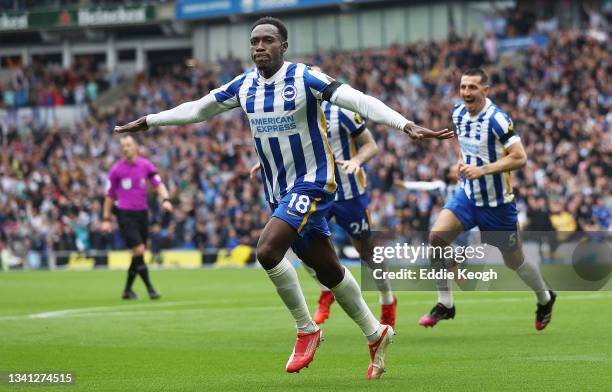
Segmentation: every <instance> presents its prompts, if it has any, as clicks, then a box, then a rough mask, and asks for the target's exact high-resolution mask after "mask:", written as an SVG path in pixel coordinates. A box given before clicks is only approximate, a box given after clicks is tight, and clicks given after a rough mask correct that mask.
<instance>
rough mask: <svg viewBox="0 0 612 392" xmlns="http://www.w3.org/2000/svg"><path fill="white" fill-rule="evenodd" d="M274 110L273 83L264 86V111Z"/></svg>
mask: <svg viewBox="0 0 612 392" xmlns="http://www.w3.org/2000/svg"><path fill="white" fill-rule="evenodd" d="M273 111H274V83H270V84H266V85H265V86H264V112H266V113H270V112H273Z"/></svg>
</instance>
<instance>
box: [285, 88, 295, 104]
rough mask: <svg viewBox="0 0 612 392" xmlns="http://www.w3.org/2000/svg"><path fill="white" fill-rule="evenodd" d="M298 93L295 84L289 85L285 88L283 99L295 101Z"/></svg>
mask: <svg viewBox="0 0 612 392" xmlns="http://www.w3.org/2000/svg"><path fill="white" fill-rule="evenodd" d="M296 95H297V90H296V89H295V86H292V85H287V86H285V88H284V89H283V99H284V100H285V101H293V100H294V99H295V96H296Z"/></svg>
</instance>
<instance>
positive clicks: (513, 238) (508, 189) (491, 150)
mask: <svg viewBox="0 0 612 392" xmlns="http://www.w3.org/2000/svg"><path fill="white" fill-rule="evenodd" d="M460 92H461V98H462V99H463V101H462V102H459V103H458V104H457V105H455V107H454V108H453V110H452V114H451V115H452V120H453V124H454V126H455V129H456V132H457V138H458V140H459V144H460V147H461V154H462V156H463V159H462V161H461V162H460V164H459V173H460V174H461V176H462V177H463V180H462V182H461V186H460V189H458V191H457V192H456V193H455V196H454V197H453V198H452V200H450V201H449V202H447V203H446V205H445V206H444V209H443V210H442V212H441V213H440V215H439V216H438V219H436V222H435V223H434V226H433V228H432V230H431V232H430V235H429V242H430V244H431V245H433V246H441V247H444V246H447V245H449V244H450V243H452V241H453V240H454V239H455V238H456V237H457V236H458V235H459V234H460V233H462V232H463V231H465V230H470V229H471V228H473V227H475V226H478V228H479V229H480V231H481V232H482V239H483V242H487V243H489V244H491V245H494V246H496V247H497V248H498V249H499V250H500V251H501V253H502V256H503V259H504V263H505V264H506V266H508V267H509V268H511V269H513V270H515V271H516V273H517V274H518V276H519V277H520V278H521V279H522V280H523V282H525V284H527V286H529V287H530V288H531V289H532V290H533V291H534V292H535V294H536V297H537V302H538V304H537V310H536V319H535V327H536V329H537V330H542V329H544V328H545V327H546V326H547V325H548V323H549V322H550V318H551V316H552V307H553V304H554V303H555V298H556V294H555V293H554V292H553V291H552V290H550V289H548V288H547V286H546V283H545V282H544V279H543V278H542V274H541V272H540V268H539V266H538V265H536V264H533V263H532V262H530V261H529V260H525V255H524V253H523V248H522V244H521V240H520V237H519V226H518V219H517V209H516V205H515V202H514V195H513V193H512V186H511V184H510V172H511V171H512V170H517V169H520V168H522V167H523V166H524V165H525V163H526V162H527V156H526V154H525V150H524V149H523V145H522V143H521V139H520V138H519V136H518V135H517V134H516V133H515V131H514V125H513V123H512V120H511V119H510V117H509V116H508V115H507V114H506V113H504V112H503V111H502V110H501V109H500V108H499V107H497V106H496V105H495V104H494V103H493V102H492V101H491V100H490V99H489V98H487V94H488V93H489V86H488V77H487V74H486V73H485V72H484V71H483V70H482V69H470V70H468V71H466V72H465V73H464V74H463V76H462V77H461V84H460ZM432 264H433V265H434V267H436V268H448V267H449V266H448V265H445V260H432ZM437 287H438V303H437V304H436V305H435V306H434V307H433V309H432V310H431V311H430V312H429V313H428V314H426V315H424V316H423V317H421V319H420V320H419V324H420V325H422V326H424V327H433V326H434V325H436V323H437V322H438V321H440V320H444V319H449V318H454V317H455V306H454V304H453V297H452V292H451V288H450V282H449V281H448V280H447V279H444V280H439V281H437Z"/></svg>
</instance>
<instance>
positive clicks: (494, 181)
mask: <svg viewBox="0 0 612 392" xmlns="http://www.w3.org/2000/svg"><path fill="white" fill-rule="evenodd" d="M452 119H453V123H454V124H455V127H456V129H457V137H458V140H459V145H460V147H461V154H462V156H463V163H465V164H467V165H472V166H483V165H486V164H489V163H493V162H495V161H497V160H499V159H501V158H503V157H504V156H505V155H506V154H507V152H506V149H507V148H508V147H510V146H511V145H513V144H515V143H518V142H520V140H521V139H520V138H519V136H518V135H517V134H516V133H515V131H514V125H513V123H512V120H511V119H510V117H509V116H508V115H507V114H506V113H504V112H503V111H502V110H501V109H500V108H499V107H498V106H497V105H495V104H494V103H493V102H492V101H491V100H490V99H489V98H487V100H486V103H485V106H484V108H483V109H482V111H481V112H480V113H478V114H477V115H475V116H470V114H469V113H468V111H467V109H466V107H465V105H464V104H463V102H459V103H457V104H456V105H455V107H454V108H453V110H452ZM461 188H463V189H464V191H465V194H466V195H467V197H468V198H469V199H470V201H471V202H472V203H474V205H476V206H477V207H496V206H500V205H502V204H506V203H512V202H513V201H514V194H513V193H512V186H511V185H510V172H503V173H498V174H487V175H485V176H482V177H480V178H479V179H477V180H468V179H466V178H463V181H462V182H461Z"/></svg>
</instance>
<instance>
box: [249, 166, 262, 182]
mask: <svg viewBox="0 0 612 392" xmlns="http://www.w3.org/2000/svg"><path fill="white" fill-rule="evenodd" d="M259 169H261V163H259V162H257V164H256V165H255V166H253V167H252V168H251V170H250V171H249V179H250V180H251V181H255V179H256V178H257V172H258V171H259Z"/></svg>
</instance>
